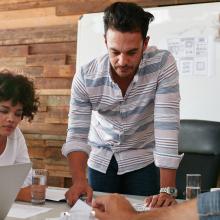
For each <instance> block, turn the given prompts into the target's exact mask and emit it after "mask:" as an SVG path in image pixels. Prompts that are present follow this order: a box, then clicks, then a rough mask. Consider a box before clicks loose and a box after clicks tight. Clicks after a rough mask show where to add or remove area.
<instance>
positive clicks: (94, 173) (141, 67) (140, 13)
mask: <svg viewBox="0 0 220 220" xmlns="http://www.w3.org/2000/svg"><path fill="white" fill-rule="evenodd" d="M153 18H154V17H153V15H152V14H151V13H149V12H145V11H144V10H143V9H142V8H141V7H139V6H137V5H136V4H134V3H126V2H116V3H113V4H112V5H110V6H109V7H107V8H106V10H105V12H104V31H105V34H104V40H105V44H106V47H107V50H108V53H107V54H106V55H104V56H101V57H99V58H96V59H94V60H92V61H91V62H90V63H88V64H87V65H85V66H82V68H81V69H80V71H78V72H77V73H76V75H75V77H74V80H73V83H72V89H71V101H70V110H69V122H68V132H67V139H66V143H65V144H64V145H63V148H62V152H63V154H64V155H65V156H66V157H67V158H68V161H69V166H70V170H71V173H72V181H73V185H72V187H71V188H70V189H69V190H68V191H67V193H66V199H67V202H68V204H69V205H73V204H74V203H75V202H76V200H77V199H78V198H79V197H80V196H82V195H86V196H87V202H91V200H92V191H93V190H95V191H102V192H113V193H115V192H117V193H122V194H135V195H144V196H149V197H148V199H147V204H148V205H149V206H150V207H161V206H169V205H172V204H175V203H176V201H175V196H176V194H177V191H176V188H175V186H176V182H175V179H176V169H177V167H178V165H179V162H180V161H181V158H182V156H181V155H178V129H179V100H180V97H179V84H178V71H177V67H176V63H175V60H174V58H173V56H172V55H171V54H170V53H169V52H168V51H165V50H157V49H155V48H154V49H148V42H149V36H147V31H148V26H149V23H150V22H151V21H152V20H153ZM88 40H89V39H88ZM87 164H88V181H87V176H86V169H87ZM150 195H154V196H150Z"/></svg>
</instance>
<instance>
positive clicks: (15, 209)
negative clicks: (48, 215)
mask: <svg viewBox="0 0 220 220" xmlns="http://www.w3.org/2000/svg"><path fill="white" fill-rule="evenodd" d="M51 209H52V208H46V207H39V206H32V205H21V204H15V203H14V204H13V205H12V207H11V209H10V211H9V213H8V215H7V216H8V217H14V218H23V219H24V218H29V217H32V216H35V215H38V214H41V213H44V212H48V211H50V210H51Z"/></svg>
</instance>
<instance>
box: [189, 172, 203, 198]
mask: <svg viewBox="0 0 220 220" xmlns="http://www.w3.org/2000/svg"><path fill="white" fill-rule="evenodd" d="M200 192H201V174H186V200H188V199H193V198H195V197H197V195H198V194H199V193H200Z"/></svg>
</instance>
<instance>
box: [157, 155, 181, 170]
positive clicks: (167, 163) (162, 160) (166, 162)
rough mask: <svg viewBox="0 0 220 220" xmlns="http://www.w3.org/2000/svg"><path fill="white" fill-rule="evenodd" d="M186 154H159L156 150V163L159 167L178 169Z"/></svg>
mask: <svg viewBox="0 0 220 220" xmlns="http://www.w3.org/2000/svg"><path fill="white" fill-rule="evenodd" d="M183 156H184V154H180V155H172V154H158V152H154V163H155V165H156V166H157V167H161V168H168V169H177V168H178V167H179V164H180V161H181V160H182V158H183Z"/></svg>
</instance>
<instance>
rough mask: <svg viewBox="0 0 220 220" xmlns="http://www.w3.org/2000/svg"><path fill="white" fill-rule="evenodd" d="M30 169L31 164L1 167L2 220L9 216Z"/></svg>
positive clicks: (0, 202) (0, 209)
mask: <svg viewBox="0 0 220 220" xmlns="http://www.w3.org/2000/svg"><path fill="white" fill-rule="evenodd" d="M30 168H31V163H23V164H14V165H8V166H0V179H1V180H0V219H4V218H5V217H6V216H7V214H8V212H9V209H10V208H11V206H12V204H13V202H14V200H15V199H16V196H17V193H18V192H19V190H20V187H21V186H22V185H23V183H24V180H25V178H26V177H27V175H28V172H29V170H30Z"/></svg>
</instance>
